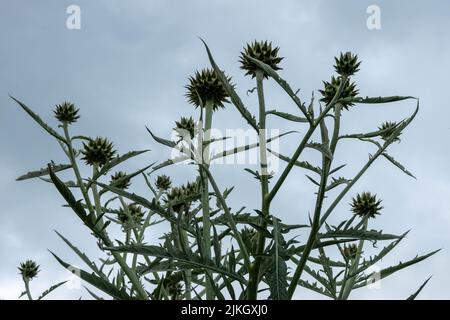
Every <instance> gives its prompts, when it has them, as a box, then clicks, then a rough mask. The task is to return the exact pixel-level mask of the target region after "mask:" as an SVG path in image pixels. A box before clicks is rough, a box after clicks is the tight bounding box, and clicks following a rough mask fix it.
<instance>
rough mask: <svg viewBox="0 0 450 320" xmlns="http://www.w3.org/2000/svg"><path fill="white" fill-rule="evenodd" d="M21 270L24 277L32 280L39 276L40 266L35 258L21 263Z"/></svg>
mask: <svg viewBox="0 0 450 320" xmlns="http://www.w3.org/2000/svg"><path fill="white" fill-rule="evenodd" d="M19 271H20V274H21V275H22V277H23V278H24V279H27V280H32V279H33V278H34V277H36V276H37V274H38V272H39V266H38V265H37V264H36V262H34V261H33V260H27V261H25V262H22V263H21V264H20V267H19Z"/></svg>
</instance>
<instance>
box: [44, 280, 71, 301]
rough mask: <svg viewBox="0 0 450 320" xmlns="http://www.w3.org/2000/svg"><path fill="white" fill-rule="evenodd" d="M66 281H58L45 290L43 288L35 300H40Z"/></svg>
mask: <svg viewBox="0 0 450 320" xmlns="http://www.w3.org/2000/svg"><path fill="white" fill-rule="evenodd" d="M66 282H67V281H62V282H59V283H57V284H55V285H53V286H51V287H50V288H48V289H47V290H45V291H44V292H42V294H41V295H40V296H39V298H37V300H42V299H43V298H44V297H45V296H47V295H48V294H49V293H51V292H52V291H53V290H55V289H57V288H58V287H60V286H62V285H63V284H64V283H66Z"/></svg>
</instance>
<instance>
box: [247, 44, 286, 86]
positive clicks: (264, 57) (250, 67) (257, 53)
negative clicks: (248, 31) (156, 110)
mask: <svg viewBox="0 0 450 320" xmlns="http://www.w3.org/2000/svg"><path fill="white" fill-rule="evenodd" d="M279 49H280V48H278V47H275V48H273V49H272V42H267V41H255V42H253V43H250V44H247V47H246V48H244V52H241V56H240V60H239V62H240V63H241V69H243V70H246V71H247V72H246V73H245V75H251V76H252V78H254V77H255V76H256V71H257V70H260V68H259V67H258V66H257V65H256V64H255V63H254V62H252V61H251V60H250V59H249V58H248V57H252V58H254V59H257V60H259V61H261V62H264V63H265V64H267V65H269V66H270V67H271V68H272V69H273V70H281V68H280V67H279V66H278V64H279V63H280V62H281V60H283V59H284V58H282V57H278V50H279ZM261 71H263V70H261ZM264 78H266V79H267V78H268V75H267V74H266V73H265V72H264Z"/></svg>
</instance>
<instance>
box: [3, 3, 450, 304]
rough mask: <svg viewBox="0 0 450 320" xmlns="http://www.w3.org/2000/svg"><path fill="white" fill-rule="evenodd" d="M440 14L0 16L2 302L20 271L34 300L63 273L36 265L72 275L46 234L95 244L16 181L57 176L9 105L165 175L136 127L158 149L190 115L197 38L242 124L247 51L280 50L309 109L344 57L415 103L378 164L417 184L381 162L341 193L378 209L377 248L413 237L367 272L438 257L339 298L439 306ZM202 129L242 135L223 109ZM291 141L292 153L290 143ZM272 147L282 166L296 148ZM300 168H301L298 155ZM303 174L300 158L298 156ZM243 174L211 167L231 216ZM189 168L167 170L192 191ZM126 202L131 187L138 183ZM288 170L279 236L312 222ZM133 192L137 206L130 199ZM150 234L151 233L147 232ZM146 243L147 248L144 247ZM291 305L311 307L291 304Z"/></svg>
mask: <svg viewBox="0 0 450 320" xmlns="http://www.w3.org/2000/svg"><path fill="white" fill-rule="evenodd" d="M72 4H75V5H78V6H79V7H80V8H81V28H80V29H79V30H69V29H68V28H67V27H66V19H67V17H68V14H67V13H66V9H67V7H68V6H69V5H72ZM370 5H378V6H379V8H380V10H381V11H380V12H381V29H378V30H370V29H369V28H368V27H367V24H366V22H367V19H368V17H369V14H368V13H367V12H366V10H367V8H368V7H369V6H370ZM449 14H450V3H449V2H445V1H411V0H408V1H406V0H404V1H400V0H397V1H362V0H353V1H350V0H348V1H331V0H330V1H298V0H295V1H294V0H292V1H287V0H286V1H277V2H275V1H261V0H259V1H256V0H252V1H234V0H233V1H224V0H222V1H216V0H215V1H204V0H203V1H163V0H159V1H156V0H152V1H148V0H140V1H137V0H135V1H126V2H125V1H119V0H108V1H106V0H103V1H101V0H97V1H81V0H74V1H61V0H58V1H56V0H46V1H23V0H14V1H12V0H10V1H1V2H0V41H1V43H2V46H1V49H0V69H1V72H0V130H1V131H0V132H1V134H0V150H1V152H0V201H1V208H2V209H1V211H0V299H11V298H16V297H17V296H18V295H19V294H20V292H21V291H22V284H21V279H20V277H19V276H18V271H17V266H18V264H19V262H20V261H22V260H24V259H27V258H32V259H35V260H37V261H38V263H39V264H40V265H41V269H42V272H41V273H40V275H39V277H38V279H37V280H34V281H33V283H32V289H33V290H34V291H35V292H36V293H38V292H39V291H42V290H44V289H45V288H46V287H48V286H49V285H51V284H53V283H54V282H57V281H60V280H64V279H67V277H68V274H67V272H66V271H65V270H63V269H62V268H61V267H60V266H59V265H57V262H56V261H55V260H54V259H53V258H52V257H51V256H50V254H49V253H48V251H47V249H51V250H52V251H55V252H57V253H58V254H59V255H60V256H62V257H63V258H64V259H66V260H69V261H71V262H73V263H75V264H77V263H78V264H81V262H80V261H79V260H77V258H76V257H75V256H74V255H73V254H72V253H71V252H69V249H68V248H66V247H65V246H64V244H62V243H61V241H60V240H59V238H57V236H56V235H55V234H54V233H53V232H52V230H54V229H55V230H58V231H60V232H62V233H63V234H64V235H65V236H66V237H68V238H69V239H71V240H72V241H73V242H74V243H75V244H76V245H77V246H79V247H80V248H82V249H83V250H84V251H85V252H87V253H89V254H90V255H92V256H96V255H98V249H97V247H96V243H95V241H93V239H92V237H91V236H90V235H89V233H88V232H87V230H86V229H85V228H84V227H83V226H81V225H80V223H79V222H78V221H77V219H76V218H75V217H74V215H73V214H71V212H70V211H69V210H68V209H65V208H62V207H61V205H62V204H63V200H62V199H61V198H60V196H59V195H58V194H57V191H56V190H55V189H54V187H53V186H51V185H50V184H46V183H45V182H42V181H27V182H22V183H19V182H16V181H15V178H16V177H17V176H19V175H20V174H22V173H24V172H26V171H28V170H34V169H37V168H40V167H43V166H45V165H46V163H48V161H49V160H54V161H55V162H63V161H64V158H63V157H62V154H61V152H60V149H59V147H58V145H57V144H56V143H55V141H54V140H52V139H50V138H49V137H48V136H46V134H45V133H44V132H43V131H42V130H41V129H40V128H39V127H38V126H37V125H36V124H35V123H33V122H32V121H31V120H30V118H28V117H27V116H26V115H25V114H24V113H23V112H22V111H21V110H19V108H17V106H16V105H15V104H14V102H13V101H12V100H11V99H10V98H9V97H8V94H11V95H13V96H15V97H17V98H18V99H20V100H22V101H23V102H25V103H27V104H28V105H29V106H30V107H32V108H33V109H34V110H35V111H36V112H38V113H39V114H40V115H41V116H42V118H44V119H45V120H46V121H48V123H49V124H51V125H52V126H55V127H56V126H57V123H56V120H55V119H53V118H52V110H53V108H54V105H55V104H56V103H60V102H62V101H64V100H68V101H71V102H74V103H75V104H76V105H77V106H78V107H79V108H80V109H81V111H80V112H81V116H82V118H81V120H80V121H79V123H77V124H76V125H75V126H74V128H73V131H74V132H75V133H78V134H85V135H91V136H96V135H102V136H108V137H109V138H110V139H111V140H113V141H114V143H115V145H116V147H117V148H118V150H119V151H120V152H121V153H123V152H126V151H128V150H135V149H151V150H152V151H151V152H150V153H148V154H146V155H144V156H141V157H139V158H136V159H135V160H133V161H131V162H130V163H129V167H130V168H132V169H137V168H140V167H143V166H145V165H147V164H149V163H150V162H153V161H163V160H165V159H166V158H167V157H168V156H169V155H170V152H168V151H167V150H164V149H163V148H161V147H159V146H158V145H157V144H156V143H155V142H154V141H152V140H151V138H150V137H149V135H148V134H147V133H146V130H145V125H147V126H150V127H151V128H152V129H153V130H154V131H155V133H157V134H159V135H161V136H170V134H171V128H172V127H173V124H174V121H175V120H178V119H179V117H180V116H182V115H183V116H187V115H197V112H196V111H195V110H194V109H193V108H192V107H191V106H189V105H188V104H187V101H186V99H185V97H184V93H185V89H184V85H185V84H186V81H187V77H188V76H189V75H191V74H192V73H193V72H194V71H195V70H196V69H199V68H203V67H206V66H208V60H207V57H206V54H205V50H204V47H203V46H202V44H201V42H200V40H199V39H198V36H201V37H202V38H203V39H205V40H206V41H207V43H208V45H209V46H210V48H211V50H212V51H213V54H214V56H215V58H216V61H217V62H218V64H219V65H220V66H221V68H223V69H225V70H226V72H227V73H228V74H229V75H231V76H232V77H233V80H234V82H235V83H236V84H237V88H238V92H239V93H240V94H241V96H242V97H244V98H245V101H246V103H247V104H248V107H249V109H250V110H252V112H256V98H255V96H254V94H249V95H248V96H247V95H246V92H247V90H249V89H252V88H253V87H254V83H253V82H252V81H251V79H249V78H246V77H244V75H243V72H242V71H241V70H240V69H239V64H238V62H237V60H238V56H239V52H240V51H241V50H242V47H243V46H244V45H245V43H247V42H249V41H252V40H255V39H258V40H259V39H262V40H265V39H267V40H271V41H273V43H274V44H276V45H278V46H279V47H280V55H282V56H284V57H285V59H284V60H283V61H282V67H283V70H282V71H281V74H282V76H283V77H284V78H285V79H287V80H288V81H289V82H290V83H291V84H292V86H293V87H295V88H300V96H301V97H302V98H303V99H304V100H309V98H310V95H311V92H312V91H315V90H317V89H319V88H321V85H322V80H328V79H329V78H330V76H331V75H332V74H333V68H332V65H333V57H334V56H335V55H337V54H338V53H339V52H341V51H352V52H356V53H358V55H359V57H360V58H361V60H362V61H363V62H362V65H361V71H360V72H359V73H358V74H357V75H356V76H355V78H354V80H356V82H357V85H358V88H359V90H360V92H361V94H362V95H364V96H365V95H368V96H375V95H376V96H379V95H382V96H383V95H397V94H398V95H413V96H416V97H419V98H420V103H421V109H420V112H419V114H418V116H417V118H416V120H415V121H414V123H413V124H412V125H411V126H410V127H409V128H408V129H407V130H406V131H405V132H404V133H403V135H402V143H401V144H396V145H394V146H393V148H392V150H391V151H390V152H391V154H392V155H393V156H394V157H395V158H396V159H398V160H400V161H401V162H402V163H403V164H404V165H405V166H406V167H407V168H408V169H409V170H410V171H412V172H413V173H414V174H415V175H416V177H417V178H418V179H417V180H413V179H411V178H410V177H408V176H406V175H404V174H403V173H402V172H400V171H399V170H398V169H397V168H395V167H394V166H392V165H391V164H390V163H387V162H385V161H384V160H382V159H380V160H379V162H377V163H376V164H375V165H374V166H373V167H371V168H370V170H369V172H368V173H367V175H365V176H364V177H363V178H362V179H361V180H360V181H359V182H358V183H357V185H356V186H355V189H354V192H357V191H363V190H371V191H373V192H375V193H377V194H378V195H379V196H380V197H381V198H382V199H383V204H384V207H385V208H384V210H383V214H382V216H381V217H379V218H377V219H376V221H374V222H373V225H372V226H373V227H374V228H375V227H376V228H382V229H383V230H385V231H386V232H390V233H402V232H403V231H406V230H408V229H412V231H411V232H410V233H409V235H408V238H407V239H406V240H405V241H404V243H402V244H401V245H400V246H399V247H398V248H397V249H396V251H394V253H393V254H392V255H391V256H389V257H388V258H386V259H385V260H383V261H382V263H380V266H381V267H384V266H389V265H390V264H393V263H396V262H398V261H399V260H405V259H407V258H412V257H414V256H415V255H416V254H423V253H426V252H428V251H431V250H433V249H437V248H443V250H442V251H441V252H440V253H439V254H437V255H436V256H434V257H432V258H431V259H430V260H428V261H426V262H423V263H422V264H419V265H417V266H415V267H413V268H411V269H410V270H406V271H404V272H403V273H399V274H396V275H394V276H392V277H390V278H388V279H386V280H385V281H383V282H382V285H381V287H380V288H379V289H376V290H369V289H365V288H364V289H360V290H359V291H356V292H355V293H354V294H353V295H352V297H353V298H358V299H364V298H375V299H381V298H387V299H391V298H398V299H403V298H406V297H407V296H408V295H409V294H411V293H412V292H413V291H415V289H416V288H417V287H418V286H419V285H420V283H421V282H423V281H424V280H425V279H426V278H427V277H429V276H430V275H433V279H432V281H431V282H430V283H429V285H428V287H427V288H426V289H425V290H424V291H423V293H422V294H421V298H428V299H431V298H436V299H449V298H450V289H448V288H449V287H450V275H449V273H448V265H449V264H450V253H449V251H448V250H449V249H448V247H447V245H448V243H449V242H450V232H449V228H450V211H449V207H450V166H449V165H448V164H449V160H450V148H449V147H450V146H449V142H448V141H449V140H448V136H449V134H450V124H449V122H448V119H450V108H449V106H448V103H449V102H448V99H447V98H446V97H445V94H446V93H448V88H447V87H448V86H447V82H448V79H447V78H448V71H449V70H450V60H449V58H448V57H449V56H450V42H449V40H448V36H445V34H448V31H449V30H450V19H448V17H449ZM266 92H267V99H266V102H267V105H268V106H270V107H271V108H276V109H278V110H283V111H286V112H292V113H295V112H296V107H295V106H293V105H292V103H291V102H290V101H289V99H287V98H286V97H285V95H284V94H283V92H282V91H281V90H280V89H279V88H277V86H276V84H275V83H274V82H273V81H268V82H267V83H266ZM414 107H415V105H414V103H413V102H401V103H396V104H389V105H384V106H381V107H380V106H358V107H355V108H352V109H351V111H349V112H345V113H344V118H343V127H344V129H343V130H344V131H345V132H346V133H355V132H364V131H366V132H368V131H373V130H374V129H376V127H377V126H378V125H380V123H381V122H382V121H383V120H391V121H394V120H396V119H397V120H399V119H402V118H404V117H406V116H408V115H409V114H410V113H411V112H413V110H414ZM215 121H216V122H215V123H216V126H218V127H220V128H243V127H245V122H244V121H243V120H242V119H241V118H240V117H239V116H238V114H237V112H236V110H235V109H234V108H233V107H232V106H228V107H227V109H225V110H221V111H218V112H217V114H216V115H215ZM269 121H270V124H269V126H270V128H275V129H279V130H281V131H286V130H289V129H295V130H298V131H299V134H301V132H304V128H303V127H298V126H295V125H292V124H290V125H286V124H285V123H284V122H281V121H279V120H276V119H274V118H270V119H269ZM289 139H290V140H289ZM289 139H287V140H283V141H282V142H281V143H280V150H281V151H280V152H282V153H286V154H288V153H289V152H290V151H292V148H293V146H294V145H295V144H296V143H298V139H299V137H298V136H297V137H290V138H289ZM370 152H373V149H371V148H369V147H368V146H365V145H364V144H361V143H357V142H352V143H347V142H346V143H343V144H342V147H341V148H340V149H339V151H338V154H337V155H336V158H337V160H336V161H338V162H341V163H348V166H347V167H346V168H345V170H344V171H343V174H344V175H346V176H347V177H348V178H350V177H351V176H352V175H353V174H354V173H355V171H357V170H358V167H359V166H361V165H362V164H363V163H364V161H366V159H367V156H368V153H370ZM307 156H308V155H307ZM311 157H312V158H311V159H313V156H311ZM244 168H245V166H242V165H241V166H228V165H223V166H219V165H218V166H214V167H213V170H214V171H215V173H216V174H217V177H218V180H219V182H220V184H221V186H222V188H225V187H226V186H231V185H237V190H240V191H238V192H235V193H234V194H232V195H231V196H230V197H231V201H232V205H234V206H236V207H240V206H242V205H246V206H248V207H249V208H256V206H257V201H256V199H257V197H258V194H259V193H258V191H257V185H256V180H254V179H252V178H251V177H250V176H249V175H248V174H247V173H246V172H244V170H243V169H244ZM194 173H195V172H194V171H193V170H192V168H190V167H186V166H177V167H176V168H175V171H174V172H172V173H171V174H172V177H173V180H174V181H175V182H176V183H183V182H185V181H187V180H188V179H192V178H193V177H194ZM137 187H138V188H139V184H137ZM313 190H314V189H313V188H312V187H311V185H310V183H309V182H308V180H307V179H306V178H305V177H304V173H303V172H301V171H295V172H294V173H293V175H292V177H291V178H289V179H288V181H287V182H286V185H285V186H284V187H283V189H282V193H281V194H280V195H279V196H278V198H277V201H276V204H275V205H274V208H273V210H274V214H276V215H277V216H279V217H280V218H282V219H283V220H284V221H287V222H290V223H305V222H307V215H308V212H311V210H312V209H313V197H312V195H311V193H312V192H313ZM144 192H145V191H144ZM354 192H353V193H352V192H351V193H350V194H349V195H348V197H347V198H346V199H344V201H342V205H340V206H338V208H337V209H336V212H335V213H334V214H333V216H332V217H331V220H332V221H331V222H332V223H333V222H337V221H339V220H341V219H345V218H348V217H349V216H350V213H349V211H348V202H349V201H350V197H351V196H352V195H353V194H354ZM157 231H158V230H157V229H156V233H157ZM157 236H158V234H152V235H150V238H149V239H150V241H151V240H152V239H156V238H157ZM80 296H83V297H85V296H86V295H85V293H84V291H83V290H79V289H74V288H70V287H64V288H62V289H60V290H59V292H57V293H56V294H54V295H53V297H54V298H78V297H80ZM296 297H297V298H315V297H317V296H315V295H314V294H312V293H310V292H306V291H299V292H298V294H297V296H296Z"/></svg>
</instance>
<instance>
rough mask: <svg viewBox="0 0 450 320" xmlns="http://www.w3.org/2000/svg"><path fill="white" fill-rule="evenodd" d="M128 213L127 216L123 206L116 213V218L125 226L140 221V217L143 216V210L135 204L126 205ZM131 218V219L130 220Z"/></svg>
mask: <svg viewBox="0 0 450 320" xmlns="http://www.w3.org/2000/svg"><path fill="white" fill-rule="evenodd" d="M127 209H128V213H129V214H130V215H129V216H128V214H127V212H125V210H124V208H122V207H121V208H120V209H119V212H118V213H117V219H118V220H119V221H120V222H121V223H122V224H123V225H126V226H135V225H139V224H141V223H142V218H143V217H144V214H145V212H144V211H143V209H142V207H141V206H139V205H137V204H134V203H132V204H129V205H127ZM130 218H131V220H130Z"/></svg>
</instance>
